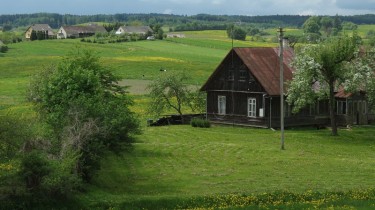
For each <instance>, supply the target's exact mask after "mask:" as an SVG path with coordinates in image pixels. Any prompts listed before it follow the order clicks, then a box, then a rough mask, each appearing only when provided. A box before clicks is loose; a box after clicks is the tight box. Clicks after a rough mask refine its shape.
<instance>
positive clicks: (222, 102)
mask: <svg viewBox="0 0 375 210" xmlns="http://www.w3.org/2000/svg"><path fill="white" fill-rule="evenodd" d="M217 108H218V113H219V115H225V114H226V109H227V97H226V96H218V97H217Z"/></svg>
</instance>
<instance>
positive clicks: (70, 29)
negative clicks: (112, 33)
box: [63, 25, 107, 35]
mask: <svg viewBox="0 0 375 210" xmlns="http://www.w3.org/2000/svg"><path fill="white" fill-rule="evenodd" d="M63 28H64V30H65V32H66V33H67V34H68V35H72V34H80V33H82V34H88V33H106V32H107V30H106V29H105V28H104V27H103V26H99V25H88V26H63Z"/></svg>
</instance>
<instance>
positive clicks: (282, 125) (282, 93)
mask: <svg viewBox="0 0 375 210" xmlns="http://www.w3.org/2000/svg"><path fill="white" fill-rule="evenodd" d="M278 32H279V43H280V50H279V56H280V59H279V61H280V130H281V150H285V146H284V61H283V60H284V49H283V39H284V31H283V28H281V27H280V28H279V31H278Z"/></svg>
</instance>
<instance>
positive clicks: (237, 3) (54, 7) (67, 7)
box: [0, 0, 375, 16]
mask: <svg viewBox="0 0 375 210" xmlns="http://www.w3.org/2000/svg"><path fill="white" fill-rule="evenodd" d="M37 12H48V13H59V14H76V15H93V14H117V13H161V14H175V15H195V14H202V13H204V14H216V15H248V16H256V15H277V14H278V15H336V14H339V15H358V14H375V0H283V1H282V0H1V4H0V15H1V14H24V13H37Z"/></svg>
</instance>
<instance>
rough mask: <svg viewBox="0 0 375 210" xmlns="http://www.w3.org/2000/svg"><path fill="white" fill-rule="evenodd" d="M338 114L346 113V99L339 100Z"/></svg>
mask: <svg viewBox="0 0 375 210" xmlns="http://www.w3.org/2000/svg"><path fill="white" fill-rule="evenodd" d="M337 114H341V115H343V114H346V101H338V102H337Z"/></svg>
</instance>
